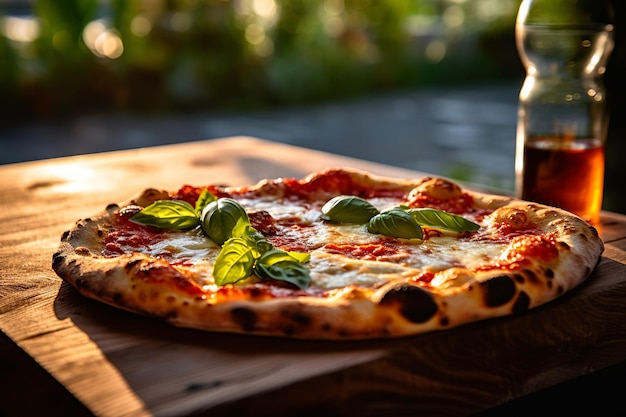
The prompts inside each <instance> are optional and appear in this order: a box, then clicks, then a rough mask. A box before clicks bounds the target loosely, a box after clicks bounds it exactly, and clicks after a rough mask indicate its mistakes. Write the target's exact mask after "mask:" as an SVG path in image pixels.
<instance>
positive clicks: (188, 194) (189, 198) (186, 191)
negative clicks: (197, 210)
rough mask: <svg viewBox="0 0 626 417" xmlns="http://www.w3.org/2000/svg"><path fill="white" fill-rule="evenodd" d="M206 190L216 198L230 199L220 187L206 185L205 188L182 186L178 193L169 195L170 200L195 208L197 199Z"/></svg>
mask: <svg viewBox="0 0 626 417" xmlns="http://www.w3.org/2000/svg"><path fill="white" fill-rule="evenodd" d="M204 189H207V190H208V191H209V192H210V193H211V194H213V195H214V196H216V197H218V198H223V197H230V196H231V195H230V194H228V193H226V192H224V191H223V190H222V189H221V188H220V187H218V186H216V185H208V186H206V187H194V186H192V185H183V186H182V187H181V188H180V189H179V190H178V191H176V192H175V193H173V194H172V195H170V198H171V199H172V200H183V201H186V202H187V203H189V204H191V205H192V206H195V204H196V201H198V197H200V194H202V191H203V190H204Z"/></svg>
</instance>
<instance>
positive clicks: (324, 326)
mask: <svg viewBox="0 0 626 417" xmlns="http://www.w3.org/2000/svg"><path fill="white" fill-rule="evenodd" d="M332 328H333V326H331V325H330V324H329V323H324V324H323V325H322V330H323V331H325V332H330V329H332Z"/></svg>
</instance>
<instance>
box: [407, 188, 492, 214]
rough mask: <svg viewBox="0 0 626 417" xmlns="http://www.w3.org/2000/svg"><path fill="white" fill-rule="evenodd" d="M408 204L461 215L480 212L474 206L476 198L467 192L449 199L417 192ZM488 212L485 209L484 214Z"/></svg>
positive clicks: (412, 206) (413, 206)
mask: <svg viewBox="0 0 626 417" xmlns="http://www.w3.org/2000/svg"><path fill="white" fill-rule="evenodd" d="M408 204H409V207H411V208H425V207H427V208H434V209H438V210H442V211H446V212H448V213H454V214H460V215H463V214H469V213H477V212H478V210H477V209H476V208H474V198H473V197H472V196H471V195H469V194H465V193H464V194H462V195H461V196H460V197H459V198H451V199H447V200H442V199H438V198H434V197H431V196H429V195H426V194H424V193H417V194H416V195H415V196H413V198H412V199H411V200H410V201H408ZM488 213H489V212H488V211H486V210H485V213H483V215H486V214H488Z"/></svg>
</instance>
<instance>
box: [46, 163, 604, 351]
mask: <svg viewBox="0 0 626 417" xmlns="http://www.w3.org/2000/svg"><path fill="white" fill-rule="evenodd" d="M219 184H220V183H219V182H215V183H209V184H205V185H200V186H198V185H182V186H181V187H180V188H179V189H178V190H169V191H163V190H158V189H154V188H150V189H146V190H145V191H143V192H142V193H140V194H138V195H137V196H136V198H133V199H131V200H130V201H128V202H124V203H121V204H120V203H114V204H110V205H109V206H107V207H106V208H105V209H103V211H102V212H100V213H97V214H95V215H94V216H91V217H88V218H85V219H81V220H78V221H77V222H76V224H75V225H74V226H73V227H72V228H71V229H70V230H68V231H66V232H65V233H64V234H63V235H62V238H61V241H60V245H59V248H58V250H57V251H56V253H55V254H54V255H53V262H52V267H53V269H54V271H55V272H56V273H57V274H58V275H59V276H60V277H61V278H62V279H64V280H65V281H67V282H68V283H70V284H71V285H72V286H73V287H75V288H76V290H78V291H79V292H80V293H81V294H83V295H85V296H87V297H90V298H93V299H96V300H99V301H101V302H104V303H106V304H110V305H112V306H114V307H117V308H120V309H125V310H129V311H131V312H134V313H138V314H141V315H147V316H152V317H157V318H159V319H162V320H164V321H166V322H168V323H171V324H173V325H175V326H181V327H188V328H194V329H200V330H207V331H215V332H231V333H243V334H251V335H269V336H283V337H292V338H302V339H340V340H341V339H343V340H349V339H372V338H390V337H402V336H409V335H415V334H420V333H425V332H430V331H435V330H445V329H451V328H454V327H456V326H459V325H463V324H467V323H470V322H474V321H478V320H485V319H491V318H496V317H502V316H508V315H513V314H522V313H524V312H526V311H527V310H529V309H532V308H535V307H537V306H540V305H542V304H545V303H546V302H549V301H552V300H554V299H556V298H558V297H561V296H563V295H564V294H566V293H567V292H568V291H570V290H572V289H573V288H575V287H576V286H578V285H579V284H581V283H582V282H584V281H585V280H586V279H587V278H588V277H589V276H590V274H591V273H592V271H593V269H594V268H595V266H596V264H597V262H598V261H599V258H600V256H601V254H602V252H603V249H604V246H603V243H602V240H601V239H600V237H599V235H598V232H597V231H596V229H595V228H594V227H593V226H591V225H590V224H588V223H586V222H585V221H583V220H581V219H580V218H579V217H577V216H575V215H573V214H571V213H569V212H566V211H563V210H561V209H558V208H554V207H548V206H545V205H540V204H536V203H530V202H525V201H521V200H517V199H515V198H511V197H504V196H498V195H491V194H486V193H479V192H476V191H472V190H469V189H466V188H464V187H462V186H460V185H459V184H457V183H455V182H453V181H450V180H448V179H444V178H437V177H426V178H418V179H405V178H387V177H381V176H376V175H373V174H371V173H368V172H364V171H359V170H355V169H348V168H329V169H326V170H323V171H319V172H314V173H312V174H310V175H308V176H306V177H305V178H301V179H294V178H277V179H265V180H262V181H260V182H258V183H256V184H250V185H244V186H223V185H219Z"/></svg>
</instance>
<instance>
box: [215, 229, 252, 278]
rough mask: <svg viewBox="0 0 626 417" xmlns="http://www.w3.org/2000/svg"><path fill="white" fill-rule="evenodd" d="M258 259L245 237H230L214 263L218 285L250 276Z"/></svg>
mask: <svg viewBox="0 0 626 417" xmlns="http://www.w3.org/2000/svg"><path fill="white" fill-rule="evenodd" d="M255 260H256V257H255V254H254V249H253V248H252V247H250V245H249V244H248V242H247V241H246V240H245V239H242V238H238V237H234V238H231V239H228V240H227V241H226V242H225V243H224V246H222V250H221V251H220V253H219V255H217V259H216V260H215V264H214V265H213V279H214V280H215V283H216V284H217V285H226V284H232V283H235V282H237V281H241V280H242V279H246V278H248V277H249V276H250V275H251V274H252V271H253V269H254V262H255Z"/></svg>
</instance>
